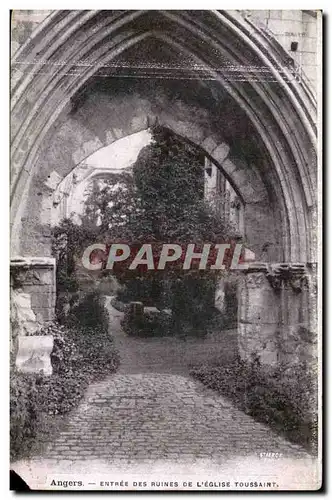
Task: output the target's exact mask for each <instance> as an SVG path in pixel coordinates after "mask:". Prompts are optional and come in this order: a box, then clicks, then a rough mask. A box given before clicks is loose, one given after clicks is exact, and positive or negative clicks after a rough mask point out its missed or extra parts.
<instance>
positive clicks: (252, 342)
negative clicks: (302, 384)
mask: <svg viewBox="0 0 332 500" xmlns="http://www.w3.org/2000/svg"><path fill="white" fill-rule="evenodd" d="M310 275H311V273H310V270H309V269H308V268H307V267H306V266H304V265H302V264H274V265H272V266H269V265H268V264H263V263H262V264H260V263H254V264H251V265H250V266H249V269H248V270H247V271H245V272H244V273H243V274H242V276H241V282H240V284H239V289H238V298H239V316H238V335H239V352H240V356H241V357H242V358H244V359H250V358H252V357H255V356H258V357H259V359H260V361H261V363H262V364H266V365H270V366H277V365H280V364H286V365H293V366H296V364H298V363H302V362H305V363H310V362H315V360H316V357H317V345H316V342H317V331H316V329H317V325H313V324H312V322H311V318H312V313H313V312H314V311H311V310H310V307H311V306H312V305H313V301H316V300H317V297H316V296H315V289H314V288H313V284H312V280H311V278H310Z"/></svg>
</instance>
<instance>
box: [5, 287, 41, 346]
mask: <svg viewBox="0 0 332 500" xmlns="http://www.w3.org/2000/svg"><path fill="white" fill-rule="evenodd" d="M10 313H11V326H12V338H13V340H14V339H15V338H16V337H17V336H24V335H33V334H34V333H35V332H36V331H37V330H38V326H39V325H38V322H37V318H36V315H35V313H34V312H33V310H32V307H31V297H30V295H29V294H28V293H24V292H22V291H21V290H12V291H11V309H10Z"/></svg>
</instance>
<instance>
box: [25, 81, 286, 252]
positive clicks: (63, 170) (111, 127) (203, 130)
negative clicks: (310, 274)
mask: <svg viewBox="0 0 332 500" xmlns="http://www.w3.org/2000/svg"><path fill="white" fill-rule="evenodd" d="M152 88H153V92H152V91H151V89H152ZM220 116H223V120H220ZM156 122H157V123H159V124H160V125H164V126H166V127H168V128H170V129H171V130H174V131H175V133H178V134H179V135H181V136H183V137H184V138H186V139H188V140H190V141H192V142H194V143H195V144H197V145H199V146H200V147H201V148H202V150H203V151H204V152H205V153H206V154H207V155H209V156H210V157H211V158H213V159H214V160H215V161H216V162H217V164H218V165H219V166H220V168H221V169H222V171H223V173H224V174H225V175H226V176H227V178H228V179H232V186H233V188H234V189H235V190H236V192H237V193H239V196H240V198H241V200H243V202H244V204H245V206H244V232H245V237H246V240H247V242H248V246H249V247H250V248H251V249H252V250H253V251H254V252H255V254H256V255H257V256H258V258H263V252H264V248H265V247H266V244H269V245H270V246H271V248H272V250H273V251H272V252H270V254H269V255H268V256H265V257H266V259H267V260H269V259H271V260H282V259H283V254H282V252H283V250H282V247H283V241H282V234H281V226H282V224H281V213H280V209H279V207H278V209H277V208H276V206H275V203H274V201H273V199H274V198H273V199H272V197H271V195H270V191H271V190H272V189H274V190H278V183H277V182H274V179H273V176H272V175H270V176H269V178H268V179H262V176H261V174H260V172H262V171H263V170H264V169H265V170H266V169H267V168H268V167H267V165H263V163H264V159H263V157H262V155H261V151H260V147H259V139H258V138H257V136H255V134H254V131H253V130H252V129H251V126H250V124H249V122H248V119H247V118H246V117H245V115H243V114H242V113H241V111H240V110H239V109H238V108H235V107H234V103H232V102H231V101H229V100H228V98H226V96H216V97H214V95H213V92H212V91H211V90H209V89H207V88H205V87H204V86H202V85H201V84H198V83H197V82H186V83H181V82H176V85H175V84H174V82H173V83H168V82H166V83H165V82H159V81H157V80H156V81H153V80H145V81H143V80H140V81H138V80H135V79H130V81H129V80H127V81H126V82H125V84H124V83H123V81H122V80H121V79H111V80H107V82H104V81H103V82H100V81H97V82H96V83H95V84H93V85H92V86H91V87H89V88H88V89H87V90H86V91H85V92H83V93H82V94H81V95H80V96H78V97H77V99H76V100H75V101H72V107H71V108H68V109H67V110H66V112H65V113H64V114H63V116H62V119H61V120H59V122H58V123H57V124H56V126H55V127H54V128H53V129H52V131H51V133H50V134H49V136H48V138H47V140H45V142H44V144H45V146H44V147H43V148H42V149H41V151H40V153H39V158H38V161H37V163H36V165H35V170H34V172H35V173H34V175H33V176H32V178H31V183H30V190H29V193H28V195H27V199H28V200H29V205H28V206H26V207H25V208H24V209H23V213H22V217H21V220H22V223H21V229H22V230H21V234H20V242H19V244H20V245H19V246H20V248H19V253H20V254H23V255H25V254H26V255H38V253H39V254H42V255H45V256H50V255H51V248H50V247H51V244H50V229H51V224H52V211H53V210H54V204H55V203H58V201H59V200H58V198H56V196H55V193H56V192H57V186H58V185H59V184H60V183H63V182H64V180H65V179H66V178H67V177H68V176H73V174H74V173H75V169H76V168H77V166H78V165H81V166H82V164H84V163H85V162H87V163H88V161H89V156H90V155H91V154H92V153H94V152H95V151H97V150H100V149H101V148H103V147H106V146H108V145H109V144H111V143H114V142H115V141H116V140H118V139H121V138H122V137H126V136H128V135H130V134H133V133H136V132H139V131H141V130H146V129H147V127H148V126H149V124H150V125H151V124H153V123H156ZM248 134H249V135H250V136H251V138H252V146H251V151H250V157H248V158H247V157H246V150H245V148H244V146H243V145H241V143H242V141H245V140H247V139H246V138H247V135H248ZM235 137H236V139H235ZM228 140H229V141H231V142H232V147H230V146H228ZM254 159H255V160H254ZM112 162H116V159H113V158H110V166H112V164H113V163H112ZM80 168H81V167H80ZM272 184H273V187H272ZM55 198H56V199H55ZM275 198H276V196H275ZM280 199H282V198H281V196H279V198H278V200H279V201H278V203H280Z"/></svg>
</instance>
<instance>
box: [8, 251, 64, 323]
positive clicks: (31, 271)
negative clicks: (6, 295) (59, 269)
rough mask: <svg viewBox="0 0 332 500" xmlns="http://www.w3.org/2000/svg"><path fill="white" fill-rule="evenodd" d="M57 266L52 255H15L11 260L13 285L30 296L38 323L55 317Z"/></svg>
mask: <svg viewBox="0 0 332 500" xmlns="http://www.w3.org/2000/svg"><path fill="white" fill-rule="evenodd" d="M55 267H56V266H55V259H54V258H50V257H14V258H12V259H11V262H10V271H11V287H12V289H13V290H16V291H20V292H21V293H24V294H28V295H29V296H30V299H31V309H32V311H33V313H34V314H35V317H36V321H37V323H45V322H47V321H52V320H53V319H54V314H55V299H56V281H55Z"/></svg>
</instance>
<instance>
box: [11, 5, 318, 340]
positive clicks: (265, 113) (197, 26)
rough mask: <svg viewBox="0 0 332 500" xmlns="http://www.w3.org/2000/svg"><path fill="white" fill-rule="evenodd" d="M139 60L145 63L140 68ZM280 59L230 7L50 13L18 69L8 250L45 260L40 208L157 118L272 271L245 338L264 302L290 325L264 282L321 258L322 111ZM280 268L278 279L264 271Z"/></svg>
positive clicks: (258, 274) (304, 270)
mask: <svg viewBox="0 0 332 500" xmlns="http://www.w3.org/2000/svg"><path fill="white" fill-rule="evenodd" d="M52 26H53V27H55V28H56V29H55V30H53V31H52ZM82 34H84V36H81V35H82ZM151 41H153V43H150V44H149V43H148V42H151ZM149 46H150V47H151V46H153V47H155V48H156V49H157V52H158V57H157V61H156V60H155V58H156V53H155V51H152V52H151V51H150V52H149ZM230 47H231V49H230ZM137 53H139V54H141V55H142V54H143V53H144V54H145V55H146V61H147V63H149V64H146V65H145V66H144V67H140V68H138V69H137V68H136V67H135V60H137ZM37 54H38V57H39V58H40V59H41V60H42V61H43V65H42V67H40V68H37V69H36V65H35V64H34V59H35V57H36V55H37ZM60 60H61V61H66V62H65V64H58V63H59V61H60ZM126 61H127V63H128V61H131V62H130V64H126ZM178 61H181V62H182V64H180V67H178V66H177V65H176V64H175V63H176V62H178ZM285 61H286V55H285V54H284V53H283V51H282V50H281V49H280V47H279V46H278V47H276V45H275V44H274V43H273V40H270V41H269V40H267V39H266V37H265V36H264V34H262V33H261V32H260V30H259V29H258V28H256V27H255V26H253V25H252V24H251V23H249V22H248V20H246V19H245V18H243V17H241V16H240V15H239V14H237V13H235V12H234V13H225V12H216V11H214V12H212V11H211V12H200V11H196V12H165V11H149V12H147V11H130V12H120V11H119V12H114V11H107V12H102V11H89V12H84V11H71V12H66V11H58V12H55V13H53V14H51V15H50V16H49V17H48V18H47V19H46V20H45V22H44V24H42V25H41V26H40V28H39V29H38V30H37V31H36V32H35V33H34V34H33V35H32V37H31V39H30V40H29V42H27V43H26V44H25V45H23V46H22V48H21V49H20V50H19V51H18V52H17V54H16V56H15V60H14V63H13V94H12V96H13V110H12V123H13V126H12V134H13V142H12V168H13V175H12V181H13V183H12V227H13V251H14V253H19V254H23V255H25V256H29V255H39V256H40V255H41V254H42V255H50V239H49V232H48V231H49V222H48V220H50V217H49V216H45V211H46V212H47V211H48V213H49V214H50V213H51V210H52V207H51V206H50V204H49V202H50V200H52V197H53V191H54V190H55V189H56V188H57V186H58V185H59V184H60V183H61V182H62V181H63V179H64V178H66V176H68V175H69V173H70V172H71V171H73V169H74V168H75V167H76V165H78V164H79V163H80V162H82V161H83V160H84V159H85V158H87V157H88V156H90V155H91V154H92V153H94V152H95V151H97V150H99V149H100V148H102V147H105V146H108V145H109V144H111V143H113V142H114V141H116V140H119V139H121V138H122V137H126V136H128V135H130V134H133V133H135V132H139V131H141V130H145V129H146V128H148V127H149V126H151V125H154V124H155V123H156V122H158V123H159V124H160V125H162V126H165V127H168V128H169V129H171V130H172V131H174V132H175V133H177V134H179V135H181V136H183V137H185V138H187V139H188V140H190V141H192V142H193V143H195V144H197V145H199V146H200V147H201V148H202V149H203V150H204V152H205V154H206V157H207V158H209V159H210V160H211V161H212V162H213V164H214V165H216V166H217V167H218V168H220V170H221V171H223V172H224V174H225V176H226V177H227V179H228V181H229V182H230V183H231V184H232V185H233V186H234V188H236V191H237V193H238V194H239V196H240V197H241V199H242V200H243V204H244V220H245V226H246V231H247V233H246V234H247V237H248V239H249V242H250V245H251V246H252V248H253V250H254V253H255V254H256V255H257V256H258V258H259V260H261V261H263V263H264V264H263V265H261V266H260V267H259V266H258V267H256V268H255V269H253V270H252V271H253V273H251V275H250V279H249V278H247V277H246V278H245V280H247V281H246V283H247V284H245V285H244V287H243V290H245V293H244V292H243V294H242V298H243V300H244V305H243V315H244V316H243V317H240V318H239V325H242V326H241V327H240V333H241V336H242V338H243V337H244V338H247V337H248V335H250V334H251V333H253V335H254V336H256V337H259V336H260V334H261V330H262V329H261V323H262V315H263V316H264V317H265V319H266V321H267V318H268V317H269V314H270V313H269V312H268V307H269V306H264V304H265V303H267V304H269V305H270V304H272V305H273V308H274V309H273V310H274V313H273V314H274V317H273V321H272V324H273V325H278V324H279V323H282V324H284V322H285V318H281V317H280V310H281V307H284V308H286V309H287V310H288V309H291V308H292V303H293V300H294V297H293V296H292V293H293V292H292V291H290V292H289V293H288V292H287V294H286V295H284V296H283V298H285V300H287V304H286V305H285V304H283V306H282V304H281V302H282V300H284V299H283V298H282V299H281V298H278V299H277V300H275V293H276V291H275V290H274V288H272V289H270V288H269V287H271V285H270V282H271V283H272V284H275V283H278V280H281V281H282V283H284V282H285V280H286V281H287V283H288V282H290V283H292V280H293V279H298V277H300V280H302V279H303V278H304V277H305V275H306V274H308V273H309V274H310V272H311V271H310V268H308V266H307V265H308V264H309V265H311V264H312V263H314V262H315V261H316V257H315V244H314V242H315V217H316V215H315V213H316V197H315V182H316V179H315V174H316V153H315V132H316V131H315V103H314V101H313V99H312V97H311V96H310V93H309V92H308V89H307V88H306V86H305V84H304V83H303V82H298V81H297V80H296V79H295V78H294V75H293V73H292V69H291V67H290V66H288V65H287V64H286V63H285ZM23 62H24V64H25V66H24V71H23V72H22V70H21V69H22V63H23ZM166 62H167V64H166ZM165 64H166V67H167V71H166V73H165V69H164V68H165ZM234 67H235V68H236V78H234V74H233V76H232V77H231V76H230V75H231V74H232V68H234ZM248 67H250V68H253V70H252V71H251V72H250V76H248V72H247V68H248ZM183 68H185V70H183ZM262 75H264V76H262ZM166 77H167V78H166ZM124 82H126V83H124ZM180 82H182V83H180ZM290 111H291V112H290ZM41 204H42V206H43V207H44V208H45V210H43V213H44V215H43V220H41V211H40V206H41ZM27 210H29V214H28V215H27ZM248 230H249V232H248ZM280 262H282V263H284V264H285V266H281V267H280V266H279V267H278V268H277V276H274V274H275V273H274V270H273V269H272V270H271V266H270V264H271V263H280ZM285 267H286V268H287V272H286V273H285V272H284V269H285ZM271 274H272V275H273V276H272V278H273V279H271V280H270V282H269V281H268V280H267V275H269V276H270V275H271ZM253 276H254V277H255V278H254V279H253ZM275 277H276V278H277V279H274V278H275ZM250 280H251V281H250ZM250 283H251V284H250ZM253 283H254V284H255V286H254V287H252V286H251V285H252V284H253ZM262 283H263V286H262ZM247 285H248V287H247ZM287 286H288V285H287ZM255 287H256V288H258V290H257V289H255V292H253V294H252V296H251V298H250V299H249V298H248V297H249V295H250V293H251V292H250V290H251V289H252V288H255ZM290 287H291V285H290ZM247 292H248V293H247ZM248 294H249V295H248ZM309 295H310V294H309ZM267 297H268V299H267ZM248 300H249V301H250V300H256V302H257V303H256V306H257V307H258V308H261V310H262V311H261V313H260V314H259V318H256V319H255V314H256V313H255V312H253V311H249V309H248ZM256 309H257V308H256ZM248 318H251V319H252V323H250V321H248ZM293 319H294V318H293ZM293 319H291V321H293ZM288 320H289V319H287V321H288ZM294 321H297V320H295V319H294ZM263 323H264V321H263ZM248 324H253V325H254V327H250V329H249V330H250V331H249V330H248V327H247V326H246V325H248ZM268 330H269V332H270V333H269V335H270V334H271V335H272V336H273V335H274V333H275V331H274V330H273V328H271V329H268ZM256 337H255V338H256Z"/></svg>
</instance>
